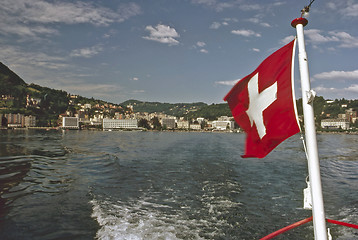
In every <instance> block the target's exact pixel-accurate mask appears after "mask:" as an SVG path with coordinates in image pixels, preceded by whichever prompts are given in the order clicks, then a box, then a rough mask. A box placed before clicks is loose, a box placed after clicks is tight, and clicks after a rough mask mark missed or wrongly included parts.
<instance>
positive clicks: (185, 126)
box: [177, 121, 189, 129]
mask: <svg viewBox="0 0 358 240" xmlns="http://www.w3.org/2000/svg"><path fill="white" fill-rule="evenodd" d="M177 128H179V129H189V121H178V122H177Z"/></svg>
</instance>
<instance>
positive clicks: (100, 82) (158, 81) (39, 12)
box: [0, 0, 358, 104]
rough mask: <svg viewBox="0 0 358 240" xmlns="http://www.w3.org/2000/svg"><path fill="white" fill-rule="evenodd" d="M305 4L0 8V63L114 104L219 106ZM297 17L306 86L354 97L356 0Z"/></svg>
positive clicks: (318, 3)
mask: <svg viewBox="0 0 358 240" xmlns="http://www.w3.org/2000/svg"><path fill="white" fill-rule="evenodd" d="M309 3H310V1H309V0H295V1H293V0H265V1H263V0H225V1H224V0H222V1H219V0H137V1H136V0H134V1H126V0H82V1H77V0H68V1H67V0H2V1H1V4H0V62H2V63H4V64H5V65H7V66H8V67H9V68H10V69H11V70H13V71H14V72H15V73H17V74H18V75H19V76H20V77H21V78H22V79H24V81H25V82H26V83H35V84H38V85H41V86H44V87H50V88H54V89H60V90H64V91H67V92H68V93H71V94H78V95H82V96H85V97H89V98H91V97H93V98H95V99H101V100H105V101H109V102H112V103H122V102H124V101H126V100H129V99H136V100H141V101H150V102H154V101H158V102H167V103H182V102H184V103H191V102H205V103H207V104H212V103H223V102H224V101H223V98H224V97H225V95H226V94H227V93H228V92H229V91H230V89H231V88H232V86H233V85H234V83H235V82H237V81H238V80H239V79H241V78H243V77H245V76H246V75H248V74H250V73H251V72H252V71H254V70H255V69H256V67H258V65H259V64H260V63H261V62H262V61H263V60H264V59H265V58H266V57H268V56H269V55H270V54H271V53H273V52H274V51H275V50H277V49H279V48H280V47H282V46H283V45H285V44H286V43H288V42H289V41H291V40H292V39H293V38H294V36H295V35H296V30H295V29H294V28H292V27H291V21H292V20H293V19H295V18H298V17H300V15H301V9H302V8H303V7H304V6H306V5H308V4H309ZM305 17H306V18H307V19H308V21H309V23H308V25H307V26H306V27H305V28H304V30H305V40H306V51H307V55H308V64H309V70H310V78H311V86H312V88H313V89H314V90H315V91H316V92H317V95H318V96H323V97H324V98H325V99H341V98H345V99H358V27H357V24H358V0H336V1H331V0H315V1H314V2H313V3H312V5H311V9H310V12H309V15H308V16H305ZM297 52H298V50H296V53H297ZM295 66H296V70H295V91H296V98H299V97H300V95H301V93H300V91H301V90H300V82H299V80H300V77H299V72H298V60H297V61H296V63H295Z"/></svg>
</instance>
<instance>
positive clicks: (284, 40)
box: [280, 35, 295, 45]
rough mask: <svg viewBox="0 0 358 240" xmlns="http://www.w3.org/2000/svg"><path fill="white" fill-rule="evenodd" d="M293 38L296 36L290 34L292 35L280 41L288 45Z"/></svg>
mask: <svg viewBox="0 0 358 240" xmlns="http://www.w3.org/2000/svg"><path fill="white" fill-rule="evenodd" d="M293 39H295V36H293V35H290V36H287V37H285V38H284V39H281V40H280V43H281V44H285V45H286V44H288V43H289V42H291V41H292V40H293Z"/></svg>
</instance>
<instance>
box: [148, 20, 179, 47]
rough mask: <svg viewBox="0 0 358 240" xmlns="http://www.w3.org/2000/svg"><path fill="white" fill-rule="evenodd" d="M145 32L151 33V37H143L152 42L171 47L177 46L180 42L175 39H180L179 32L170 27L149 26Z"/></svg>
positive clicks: (160, 25) (161, 25)
mask: <svg viewBox="0 0 358 240" xmlns="http://www.w3.org/2000/svg"><path fill="white" fill-rule="evenodd" d="M145 30H147V31H149V36H146V37H143V38H144V39H147V40H152V41H156V42H160V43H167V44H169V45H177V44H179V41H178V40H176V39H175V38H178V37H180V35H179V34H178V33H177V31H176V30H175V29H174V28H171V27H170V26H167V25H163V24H158V25H157V26H155V27H153V26H147V27H146V28H145Z"/></svg>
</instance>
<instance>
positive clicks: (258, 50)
mask: <svg viewBox="0 0 358 240" xmlns="http://www.w3.org/2000/svg"><path fill="white" fill-rule="evenodd" d="M252 51H254V52H260V49H258V48H253V49H252Z"/></svg>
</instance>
